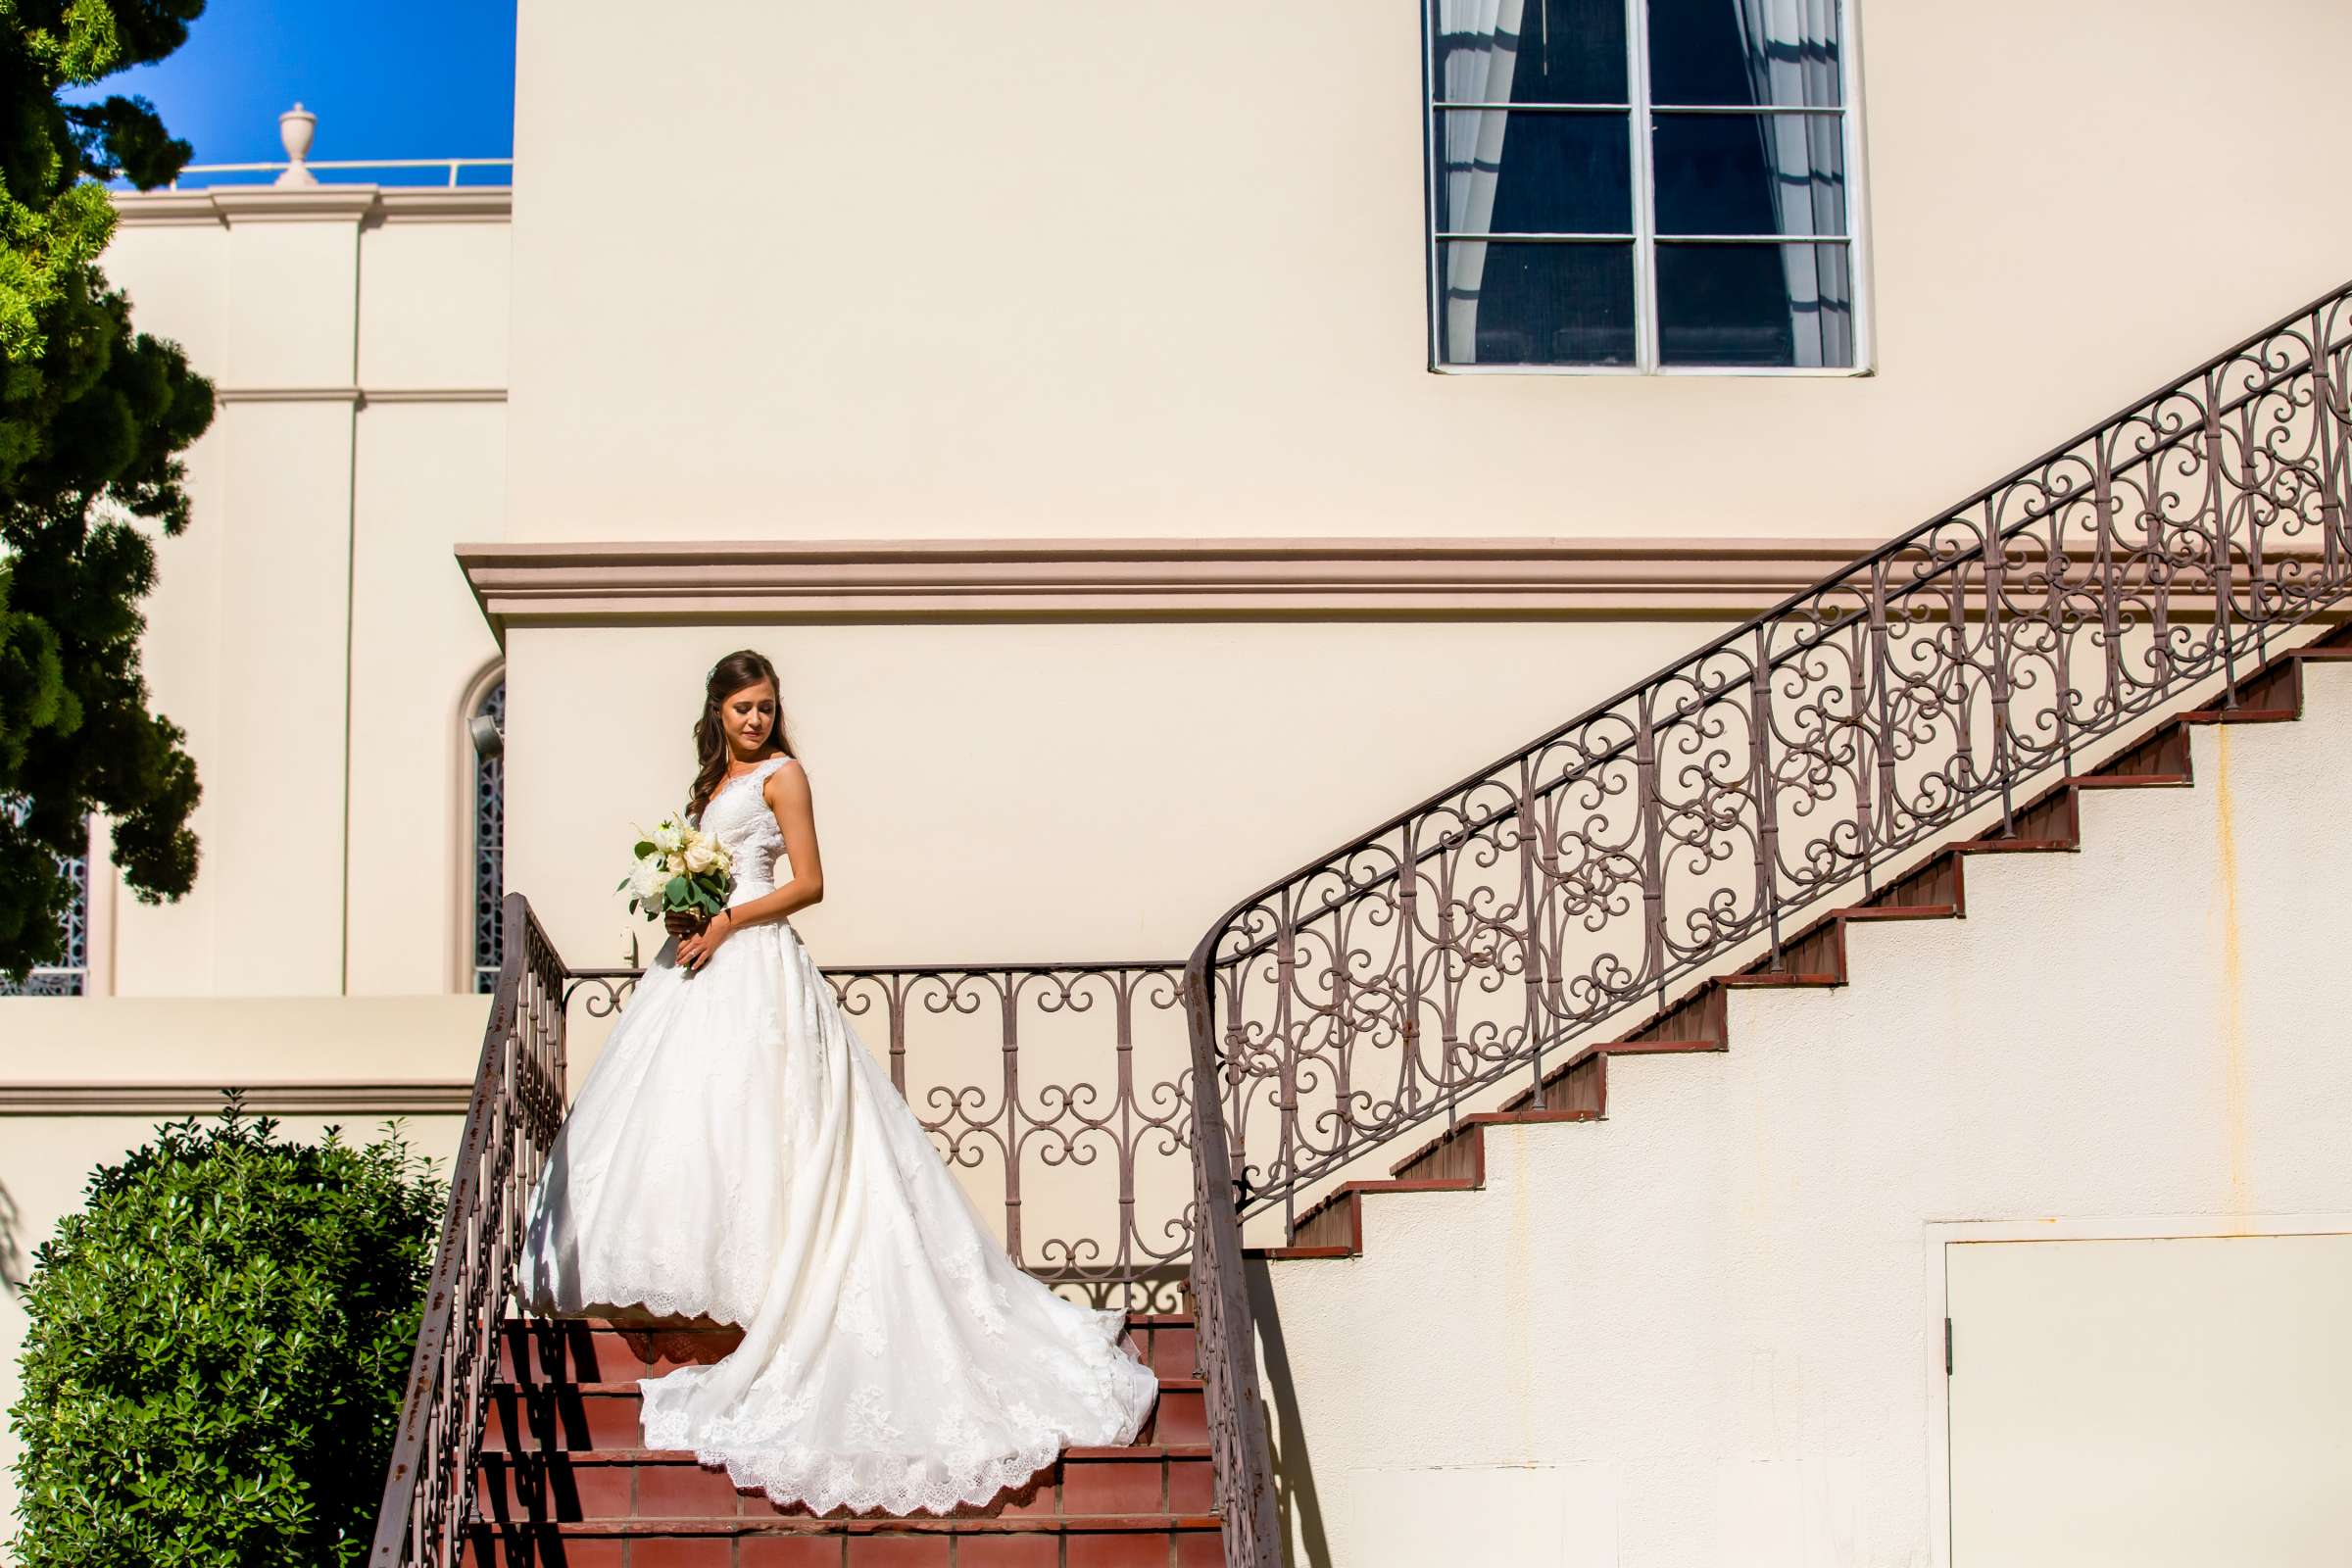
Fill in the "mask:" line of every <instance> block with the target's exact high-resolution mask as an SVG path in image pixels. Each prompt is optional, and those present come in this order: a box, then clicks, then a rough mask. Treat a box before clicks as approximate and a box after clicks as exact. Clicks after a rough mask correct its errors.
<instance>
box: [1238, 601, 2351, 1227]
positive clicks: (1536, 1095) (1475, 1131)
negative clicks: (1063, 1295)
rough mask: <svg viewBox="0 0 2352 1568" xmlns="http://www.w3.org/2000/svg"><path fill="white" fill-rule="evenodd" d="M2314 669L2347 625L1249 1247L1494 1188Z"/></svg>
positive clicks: (2190, 783)
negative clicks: (1669, 1069) (1505, 1132)
mask: <svg viewBox="0 0 2352 1568" xmlns="http://www.w3.org/2000/svg"><path fill="white" fill-rule="evenodd" d="M2314 664H2322V665H2329V664H2334V665H2344V666H2346V667H2352V628H2346V629H2344V630H2339V631H2336V632H2333V633H2330V634H2329V635H2328V636H2327V637H2326V638H2324V639H2322V640H2321V641H2319V642H2316V643H2314V644H2312V645H2311V646H2309V647H2305V648H2300V649H2296V650H2293V651H2291V652H2289V653H2286V654H2284V655H2281V656H2280V657H2278V658H2277V659H2275V660H2273V661H2272V662H2269V663H2268V664H2266V665H2264V666H2262V667H2261V668H2259V669H2257V670H2255V671H2253V672H2252V673H2251V674H2250V675H2249V676H2248V677H2247V678H2246V679H2245V680H2243V681H2242V682H2240V683H2239V684H2238V685H2237V686H2236V687H2234V688H2231V689H2229V691H2228V692H2226V693H2224V694H2223V700H2221V701H2218V702H2216V703H2213V704H2211V705H2208V706H2205V707H2201V708H2195V709H2191V710H2189V711H2185V712H2182V713H2180V714H2178V715H2176V716H2174V717H2173V718H2171V719H2168V720H2167V721H2165V722H2164V723H2163V724H2162V725H2160V726H2159V727H2158V728H2157V729H2156V730H2154V731H2153V732H2152V733H2150V734H2149V735H2147V736H2146V737H2145V738H2144V739H2141V740H2140V741H2138V742H2137V743H2135V744H2133V745H2131V747H2129V748H2128V749H2126V750H2124V751H2123V752H2121V753H2120V754H2118V755H2117V756H2116V757H2114V758H2112V759H2110V760H2107V761H2105V762H2103V763H2101V764H2099V765H2098V766H2096V767H2093V768H2090V769H2088V770H2086V771H2085V772H2083V773H2082V774H2080V775H2070V776H2067V777H2063V778H2061V779H2060V780H2059V781H2058V782H2057V783H2056V784H2055V785H2054V786H2053V787H2052V788H2051V789H2049V790H2048V791H2047V792H2046V793H2044V794H2042V795H2041V796H2039V797H2038V798H2036V799H2034V801H2032V802H2031V803H2030V804H2028V805H2027V806H2026V807H2025V808H2024V809H2022V810H2021V811H2019V812H2018V813H2017V814H2016V817H2015V820H2014V825H2013V826H2012V828H2011V829H2010V830H2009V831H2006V832H2002V833H1997V834H1993V835H1989V836H1985V837H1980V838H1974V839H1964V840H1961V841H1960V842H1957V843H1955V844H1952V845H1951V846H1949V847H1948V848H1946V849H1943V850H1941V851H1939V852H1937V853H1936V854H1935V855H1933V856H1931V857H1930V858H1928V859H1927V860H1925V861H1924V862H1923V863H1921V864H1920V865H1918V866H1917V867H1915V868H1913V869H1912V870H1910V871H1908V872H1907V873H1906V874H1904V875H1903V876H1901V877H1899V878H1897V879H1896V880H1895V881H1893V882H1890V883H1889V884H1887V886H1886V887H1885V888H1883V889H1881V890H1880V891H1879V892H1878V893H1877V894H1875V895H1873V896H1871V897H1870V898H1868V899H1866V900H1864V901H1863V902H1861V903H1858V904H1855V905H1851V906H1848V907H1843V908H1837V909H1832V910H1830V911H1828V912H1827V913H1826V914H1825V915H1823V916H1822V917H1821V918H1820V919H1819V920H1817V921H1815V922H1814V923H1813V924H1811V925H1810V926H1808V927H1806V928H1805V929H1804V930H1802V931H1800V932H1799V933H1797V934H1796V935H1794V936H1793V937H1791V938H1790V939H1789V941H1788V944H1787V946H1786V948H1785V949H1784V951H1783V954H1782V955H1781V956H1780V957H1779V958H1778V959H1777V960H1776V959H1774V958H1772V957H1769V956H1767V957H1763V958H1758V959H1757V960H1755V961H1754V962H1752V963H1750V964H1748V965H1747V966H1746V967H1744V968H1742V969H1740V970H1739V971H1738V972H1735V973H1732V974H1728V975H1724V976H1720V977H1717V978H1713V979H1709V980H1707V981H1705V982H1704V983H1702V984H1700V985H1698V986H1697V987H1695V988H1693V989H1692V990H1691V992H1690V993H1689V994H1688V995H1687V996H1685V997H1683V998H1681V999H1680V1000H1678V1001H1677V1002H1675V1003H1674V1004H1673V1005H1671V1006H1668V1007H1665V1008H1662V1009H1660V1010H1658V1011H1657V1012H1655V1013H1653V1014H1652V1015H1651V1016H1649V1017H1647V1018H1645V1019H1642V1021H1641V1022H1640V1023H1638V1024H1637V1025H1635V1026H1634V1027H1633V1028H1631V1029H1630V1030H1628V1031H1627V1032H1626V1033H1625V1034H1623V1035H1622V1036H1620V1037H1619V1038H1618V1039H1617V1040H1615V1041H1613V1042H1611V1043H1609V1044H1605V1045H1596V1046H1591V1047H1588V1048H1586V1049H1585V1050H1583V1051H1581V1052H1578V1053H1577V1054H1575V1055H1573V1056H1572V1057H1570V1058H1569V1059H1568V1060H1567V1061H1565V1062H1563V1063H1562V1064H1560V1065H1559V1066H1558V1067H1555V1068H1554V1069H1552V1070H1551V1071H1550V1072H1548V1073H1547V1074H1546V1075H1545V1076H1544V1079H1543V1081H1542V1083H1541V1084H1539V1085H1537V1086H1535V1087H1533V1088H1531V1089H1526V1090H1522V1091H1520V1092H1519V1093H1518V1094H1516V1095H1514V1096H1512V1097H1511V1098H1510V1099H1509V1100H1508V1101H1506V1102H1505V1103H1503V1104H1502V1105H1501V1106H1500V1107H1499V1108H1498V1109H1496V1110H1493V1111H1485V1112H1479V1113H1475V1114H1471V1115H1466V1116H1462V1117H1459V1118H1457V1119H1456V1120H1455V1121H1454V1123H1453V1124H1452V1125H1451V1126H1450V1127H1448V1128H1447V1129H1446V1131H1445V1132H1444V1133H1443V1134H1441V1135H1440V1136H1438V1137H1437V1138H1435V1139H1432V1140H1430V1141H1428V1142H1427V1143H1424V1144H1423V1145H1421V1147H1419V1148H1417V1149H1416V1150H1414V1151H1413V1152H1411V1153H1409V1154H1407V1155H1405V1156H1404V1157H1403V1158H1401V1159H1399V1160H1397V1162H1396V1163H1395V1164H1394V1165H1393V1166H1392V1167H1391V1169H1390V1176H1389V1177H1388V1178H1387V1179H1360V1178H1359V1179H1356V1180H1352V1181H1347V1182H1343V1183H1341V1184H1340V1185H1339V1186H1338V1187H1336V1188H1334V1189H1333V1190H1332V1191H1331V1192H1329V1193H1328V1194H1326V1195H1325V1196H1324V1197H1323V1198H1322V1199H1320V1200H1319V1201H1317V1202H1315V1203H1314V1204H1313V1205H1312V1206H1310V1207H1308V1208H1306V1209H1304V1210H1302V1211H1301V1212H1300V1214H1299V1219H1298V1221H1297V1226H1296V1230H1295V1232H1294V1239H1293V1241H1292V1242H1291V1243H1290V1244H1288V1245H1284V1246H1276V1247H1263V1248H1252V1249H1250V1255H1251V1256H1252V1257H1254V1258H1259V1259H1263V1260H1266V1261H1272V1262H1280V1261H1287V1260H1299V1259H1309V1258H1335V1257H1359V1256H1361V1255H1362V1254H1363V1250H1364V1202H1365V1201H1366V1200H1367V1199H1369V1198H1373V1197H1376V1196H1379V1195H1382V1194H1397V1193H1466V1192H1474V1191H1477V1190H1478V1189H1480V1188H1483V1187H1485V1186H1486V1184H1487V1164H1488V1149H1487V1139H1488V1134H1489V1132H1490V1130H1491V1129H1495V1128H1504V1127H1528V1126H1543V1125H1547V1124H1553V1123H1562V1122H1597V1121H1601V1120H1604V1119H1606V1117H1607V1114H1608V1069H1609V1061H1610V1059H1611V1058H1612V1057H1617V1056H1648V1055H1674V1054H1690V1053H1712V1052H1723V1051H1728V1050H1730V1049H1732V1046H1733V1039H1732V1029H1731V1012H1732V1009H1731V1006H1730V1001H1731V998H1732V996H1733V994H1735V993H1738V992H1741V991H1758V990H1817V989H1820V990H1826V989H1835V988H1838V987H1841V986H1845V985H1848V984H1850V983H1851V982H1852V980H1853V978H1854V976H1853V975H1852V973H1851V971H1850V969H1849V967H1848V964H1847V961H1846V934H1847V932H1848V930H1850V929H1851V928H1852V927H1854V926H1858V925H1864V924H1869V923H1874V922H1881V921H1894V920H1903V921H1910V920H1960V919H1965V918H1967V916H1968V865H1969V862H1970V861H1971V860H1972V859H1975V858H1978V857H1981V856H2014V855H2063V854H2070V853H2073V852H2076V851H2079V850H2080V849H2081V848H2082V798H2083V796H2084V795H2086V794H2090V793H2093V792H2102V793H2103V792H2110V791H2118V790H2171V789H2188V788H2192V787H2194V785H2195V783H2196V776H2195V771H2194V768H2193V767H2192V765H2191V760H2190V758H2191V750H2192V748H2191V744H2190V737H2191V732H2192V731H2193V730H2196V729H2200V728H2206V727H2212V726H2221V725H2234V724H2259V725H2269V724H2283V723H2292V722H2295V721H2297V720H2299V719H2301V718H2302V716H2303V712H2304V691H2305V678H2306V671H2307V670H2308V669H2309V667H2310V666H2312V665H2314Z"/></svg>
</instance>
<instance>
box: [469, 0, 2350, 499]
mask: <svg viewBox="0 0 2352 1568" xmlns="http://www.w3.org/2000/svg"><path fill="white" fill-rule="evenodd" d="M1854 11H1855V20H1856V32H1857V35H1858V41H1857V48H1856V55H1855V58H1856V60H1857V62H1858V64H1859V76H1860V86H1861V89H1862V92H1861V94H1860V97H1861V99H1862V102H1863V116H1864V119H1863V126H1862V134H1863V142H1864V146H1865V149H1866V152H1867V171H1866V190H1867V196H1868V216H1867V239H1868V241H1869V247H1868V262H1869V273H1870V276H1871V279H1872V290H1871V301H1872V304H1873V306H1874V307H1875V309H1874V316H1875V319H1876V322H1877V352H1876V355H1875V363H1876V367H1877V373H1876V374H1874V375H1871V376H1867V377H1859V378H1831V379H1806V378H1770V377H1752V376H1751V377H1736V376H1734V377H1727V376H1714V375H1700V376H1678V377H1649V378H1642V379H1628V378H1624V377H1620V376H1524V375H1477V376H1436V375H1431V374H1429V373H1427V371H1426V369H1425V361H1426V351H1425V347H1424V342H1425V339H1424V333H1425V316H1426V308H1425V304H1424V298H1425V275H1424V259H1423V243H1422V216H1421V215H1422V211H1423V207H1422V190H1423V185H1422V178H1423V173H1422V152H1421V143H1422V128H1421V120H1420V111H1419V107H1418V105H1419V98H1420V92H1421V79H1422V75H1421V61H1420V51H1421V25H1420V20H1419V7H1418V4H1417V0H1299V3H1294V4H1288V5H1282V6H1275V7H1269V6H1265V5H1262V4H1256V3H1249V0H1208V3H1204V4H1195V5H1188V6H1182V7H1175V8H1167V7H1155V8H1146V9H1141V10H1120V9H1113V10H1108V11H1106V10H1105V9H1104V8H1103V7H1102V6H1100V5H1097V4H1090V3H1087V0H1005V3H1000V4H992V5H985V6H974V5H969V4H964V3H961V0H919V3H917V4H914V5H911V6H899V7H871V6H834V7H809V6H801V5H792V6H743V5H733V4H725V3H722V0H686V4H685V5H684V6H683V7H682V8H681V9H679V10H677V11H675V12H673V13H671V14H670V20H671V23H672V25H674V26H675V27H676V28H677V29H679V30H680V31H681V32H682V33H685V34H707V35H710V36H713V37H723V38H725V39H726V41H727V46H726V47H725V48H724V49H721V50H716V51H695V52H687V53H676V54H671V55H666V56H664V55H660V54H658V53H657V54H655V55H652V56H649V54H648V51H646V50H645V48H644V47H643V45H642V37H641V29H640V28H639V27H638V26H637V25H635V24H636V13H635V12H634V11H632V10H631V9H630V8H628V7H626V6H625V5H622V4H620V3H619V0H564V3H560V4H559V3H556V0H523V3H522V5H521V8H520V25H519V34H518V41H517V46H516V59H517V70H516V75H517V95H516V105H515V153H516V158H517V161H518V167H520V168H521V169H522V170H524V171H525V174H524V177H523V179H522V188H521V189H520V190H519V191H518V193H517V198H516V229H515V322H514V333H515V335H514V343H515V377H514V402H513V408H512V418H513V432H514V433H513V447H512V473H513V479H514V485H513V489H512V491H511V497H512V506H511V511H512V515H513V518H514V526H515V537H518V538H648V537H680V536H683V537H746V536H752V537H757V536H765V535H772V534H777V533H787V534H794V535H802V536H815V537H853V538H854V537H900V536H927V535H966V536H992V537H1003V536H1029V535H1036V534H1067V535H1081V536H1098V535H1110V536H1120V535H1178V536H1189V535H1208V534H1241V535H1265V534H1273V535H1296V534H1309V533H1339V534H1359V533H1360V534H1409V535H1421V534H1444V535H1458V534H1570V535H1575V534H1600V535H1626V534H1642V533H1652V532H1654V533H1662V534H1749V533H1757V534H1768V535H1784V536H1818V535H1823V534H1827V535H1832V536H1838V537H1845V536H1859V537H1863V538H1880V537H1885V536H1887V535H1889V534H1892V533H1894V532H1896V531H1898V530H1899V529H1900V528H1902V527H1905V526H1908V525H1909V524H1911V523H1913V522H1915V521H1917V520H1919V519H1920V518H1922V517H1923V516H1925V515H1928V514H1929V513H1931V512H1933V511H1934V510H1935V509H1936V508H1937V507H1939V506H1942V505H1944V504H1946V503H1948V502H1950V501H1952V500H1954V499H1957V498H1958V497H1959V496H1960V495H1963V494H1965V493H1967V492H1968V491H1970V490H1972V489H1974V488H1976V486H1977V485H1979V484H1980V483H1982V482H1984V481H1985V480H1987V479H1990V478H1992V477H1995V476H1997V475H1998V474H2000V473H2002V472H2005V471H2007V470H2008V469H2009V468H2010V467H2012V466H2015V465H2017V464H2018V463H2020V462H2022V461H2023V460H2024V459H2026V458H2027V457H2029V456H2031V455H2032V454H2034V453H2035V452H2038V451H2040V450H2042V449H2044V448H2046V447H2047V446H2049V445H2051V444H2052V443H2054V442H2055V441H2057V440H2058V439H2060V438H2062V437H2064V436H2066V435H2068V434H2070V433H2072V432H2073V431H2074V430H2076V429H2079V428H2082V427H2083V426H2085V425H2087V424H2089V423H2091V422H2092V421H2093V420H2095V419H2097V418H2099V417H2103V416H2105V415H2106V414H2107V413H2109V412H2111V411H2112V410H2113V409H2114V408H2115V407H2117V406H2119V405H2121V404H2122V403H2124V402H2125V401H2126V400H2128V399H2129V398H2131V397H2134V396H2136V395H2138V394H2139V393H2141V392H2143V391H2145V390H2147V389H2148V388H2149V387H2152V386H2154V385H2156V384H2158V383H2160V382H2161V381H2163V380H2164V379H2165V378H2167V377H2168V376H2170V375H2172V374H2175V373H2177V372H2179V371H2180V370H2182V369H2185V368H2188V367H2189V366H2191V365H2193V364H2195V363H2196V362H2197V361H2199V360H2201V359H2202V358H2204V357H2205V356H2206V355H2207V354H2209V353H2212V352H2214V351H2216V350H2218V349H2219V348H2221V347H2223V346H2224V345H2226V344H2228V343H2229V342H2230V341H2233V340H2234V339H2235V338H2237V337H2238V336H2240V335H2242V334H2243V333H2245V332H2248V331H2251V330H2252V329H2254V328H2255V327H2257V326H2259V325H2261V324H2263V322H2264V321H2265V320H2267V319H2269V318H2271V317H2273V316H2276V315H2279V314H2282V313H2284V312H2285V311H2288V310H2290V309H2292V308H2294V307H2296V306H2298V305H2300V304H2302V303H2303V302H2305V301H2306V300H2308V299H2310V298H2311V297H2313V296H2315V295H2317V294H2319V293H2320V292H2322V291H2323V290H2325V289H2327V288H2329V287H2331V286H2333V285H2334V284H2336V283H2338V282H2341V281H2342V280H2343V279H2344V277H2345V276H2346V274H2347V273H2352V213H2347V212H2345V211H2344V210H2343V209H2342V205H2341V204H2340V203H2334V202H2331V201H2329V200H2327V197H2326V195H2325V193H2326V192H2327V191H2328V190H2329V189H2330V188H2331V187H2332V183H2333V180H2334V177H2335V172H2336V166H2337V164H2338V162H2339V159H2338V150H2339V148H2340V146H2341V143H2342V137H2343V130H2344V125H2345V118H2344V111H2343V106H2342V94H2341V92H2340V82H2339V80H2338V63H2339V62H2340V61H2341V60H2342V59H2343V58H2344V57H2345V56H2346V54H2347V52H2348V51H2352V11H2348V10H2347V9H2346V8H2345V7H2343V6H2342V5H2340V4H2337V3H2335V0H2274V3H2271V4H2265V5H2259V6H2213V5H2210V4H2203V3H2199V0H2081V3H2077V4H2070V5H2066V6H2057V7H2053V6H2049V5H2044V4H2036V3H2034V0H1988V3H1985V4H1979V5H1971V6H1934V5H1924V4H1917V3H1909V0H1855V4H1854ZM615 105H627V106H631V107H630V110H629V111H628V112H615V107H614V106H615ZM623 193H626V194H623ZM641 201H651V202H654V203H655V204H656V206H657V208H658V210H659V212H660V213H661V214H662V215H663V216H662V218H661V219H660V220H659V221H642V222H627V221H617V222H616V221H614V212H615V204H616V202H641ZM586 323H593V324H586Z"/></svg>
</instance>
